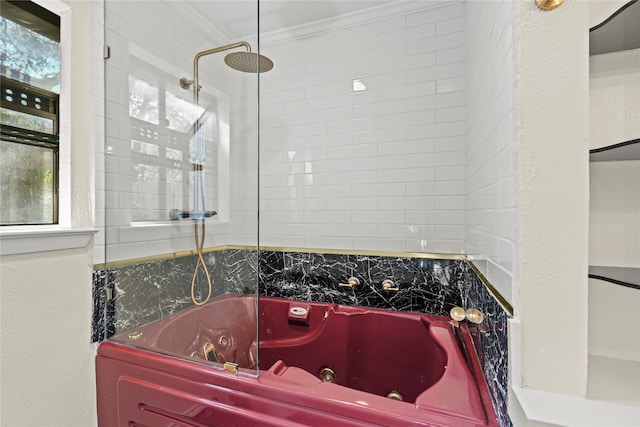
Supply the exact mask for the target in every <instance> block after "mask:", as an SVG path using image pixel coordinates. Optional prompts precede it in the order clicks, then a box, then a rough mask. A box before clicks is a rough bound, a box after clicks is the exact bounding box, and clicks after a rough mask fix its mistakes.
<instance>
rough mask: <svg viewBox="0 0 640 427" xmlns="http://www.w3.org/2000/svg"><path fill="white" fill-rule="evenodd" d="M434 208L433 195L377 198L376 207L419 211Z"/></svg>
mask: <svg viewBox="0 0 640 427" xmlns="http://www.w3.org/2000/svg"><path fill="white" fill-rule="evenodd" d="M434 208H435V199H434V197H433V196H400V197H379V198H378V209H380V210H383V211H384V210H394V209H398V210H406V211H410V210H412V211H420V210H425V209H434Z"/></svg>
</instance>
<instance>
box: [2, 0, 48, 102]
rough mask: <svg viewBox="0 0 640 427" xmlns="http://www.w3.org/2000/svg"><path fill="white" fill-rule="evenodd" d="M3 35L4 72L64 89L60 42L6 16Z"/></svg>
mask: <svg viewBox="0 0 640 427" xmlns="http://www.w3.org/2000/svg"><path fill="white" fill-rule="evenodd" d="M2 7H3V8H4V7H7V6H6V5H5V2H2ZM3 15H4V13H3ZM0 35H1V36H2V37H0V52H2V65H0V72H1V74H2V75H3V76H6V77H9V78H11V79H13V80H17V81H20V82H23V83H28V84H30V85H32V86H36V87H39V88H43V89H47V90H50V91H51V92H55V93H60V43H58V42H57V41H55V40H52V39H50V38H48V37H45V36H43V35H41V34H39V33H37V32H35V31H32V30H30V29H29V28H27V27H23V26H22V25H20V24H17V23H16V22H13V21H12V20H10V19H7V18H5V17H4V16H0Z"/></svg>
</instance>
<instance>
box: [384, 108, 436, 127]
mask: <svg viewBox="0 0 640 427" xmlns="http://www.w3.org/2000/svg"><path fill="white" fill-rule="evenodd" d="M434 122H435V112H434V111H433V110H424V111H417V112H412V113H398V114H386V115H382V116H380V117H379V118H378V127H379V128H389V127H394V128H397V127H406V126H413V125H423V124H429V123H434Z"/></svg>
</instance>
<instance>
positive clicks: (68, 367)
mask: <svg viewBox="0 0 640 427" xmlns="http://www.w3.org/2000/svg"><path fill="white" fill-rule="evenodd" d="M45 6H46V7H47V8H52V10H53V11H54V12H55V13H59V14H61V27H62V28H61V33H62V40H61V44H62V51H63V64H62V73H63V78H62V93H61V104H62V108H61V109H62V111H63V114H64V113H68V115H67V117H66V118H65V120H64V121H63V123H62V129H61V132H62V133H63V135H64V136H63V138H61V139H63V140H64V141H63V143H62V145H63V146H62V148H61V151H64V154H63V155H64V156H66V157H67V160H68V163H67V165H68V167H67V168H66V169H65V170H64V171H62V173H63V174H64V177H63V179H65V180H68V181H67V182H68V184H69V186H68V187H67V188H65V189H64V190H63V191H65V193H66V197H63V198H61V203H67V206H65V211H66V213H67V214H69V216H68V217H67V218H66V220H65V223H64V226H67V227H69V226H73V227H79V228H81V227H90V226H91V225H92V215H93V207H92V204H91V203H90V200H91V198H92V190H93V188H92V182H93V176H92V175H93V166H92V160H93V143H92V142H93V137H94V135H95V132H96V131H97V129H96V128H95V127H94V126H95V121H94V117H93V112H94V105H95V104H94V102H96V101H95V100H94V99H92V96H94V95H95V96H97V95H98V94H96V93H94V92H93V91H92V89H93V87H92V76H93V75H94V73H95V72H96V68H95V64H94V63H92V58H95V57H96V51H94V50H93V48H94V47H95V45H92V43H91V40H92V36H93V35H95V34H96V33H95V32H94V30H95V28H99V25H100V19H101V16H102V15H101V5H100V4H99V3H97V2H91V3H90V2H84V1H68V2H64V3H63V2H59V1H50V2H45ZM98 33H99V31H98ZM100 51H101V49H100V50H98V52H100ZM98 56H99V54H98ZM96 99H98V100H99V98H96ZM63 164H64V162H63ZM66 190H68V191H66ZM63 215H64V213H63ZM32 231H35V232H37V227H36V229H34V230H32ZM34 234H35V233H34ZM60 234H64V231H61V232H60ZM31 240H34V241H38V240H37V239H31ZM61 240H64V239H61ZM92 248H93V240H91V241H90V243H89V246H87V247H82V248H74V249H67V250H58V251H44V252H38V253H33V254H29V253H23V254H20V255H7V256H2V257H1V258H0V293H1V296H0V313H1V318H0V323H1V324H2V341H1V344H0V353H1V354H2V360H1V364H0V377H1V378H2V383H1V385H0V394H1V395H2V413H1V415H0V424H1V425H3V426H5V425H6V426H45V425H46V426H72V427H89V426H93V425H96V409H95V380H94V369H95V368H94V360H93V359H94V354H95V347H94V346H93V345H92V344H90V342H89V332H90V330H89V325H88V322H89V320H90V307H91V270H92V268H91V267H92V263H93V260H92V256H93V253H92ZM32 249H34V250H36V251H37V250H38V249H39V248H37V247H35V248H32Z"/></svg>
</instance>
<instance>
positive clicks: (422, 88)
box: [379, 82, 436, 102]
mask: <svg viewBox="0 0 640 427" xmlns="http://www.w3.org/2000/svg"><path fill="white" fill-rule="evenodd" d="M435 92H436V82H419V83H414V84H406V85H401V86H397V87H393V88H383V89H380V90H379V99H380V100H381V101H388V100H392V99H408V98H414V97H421V96H427V95H433V94H434V93H435ZM407 102H408V101H407Z"/></svg>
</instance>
